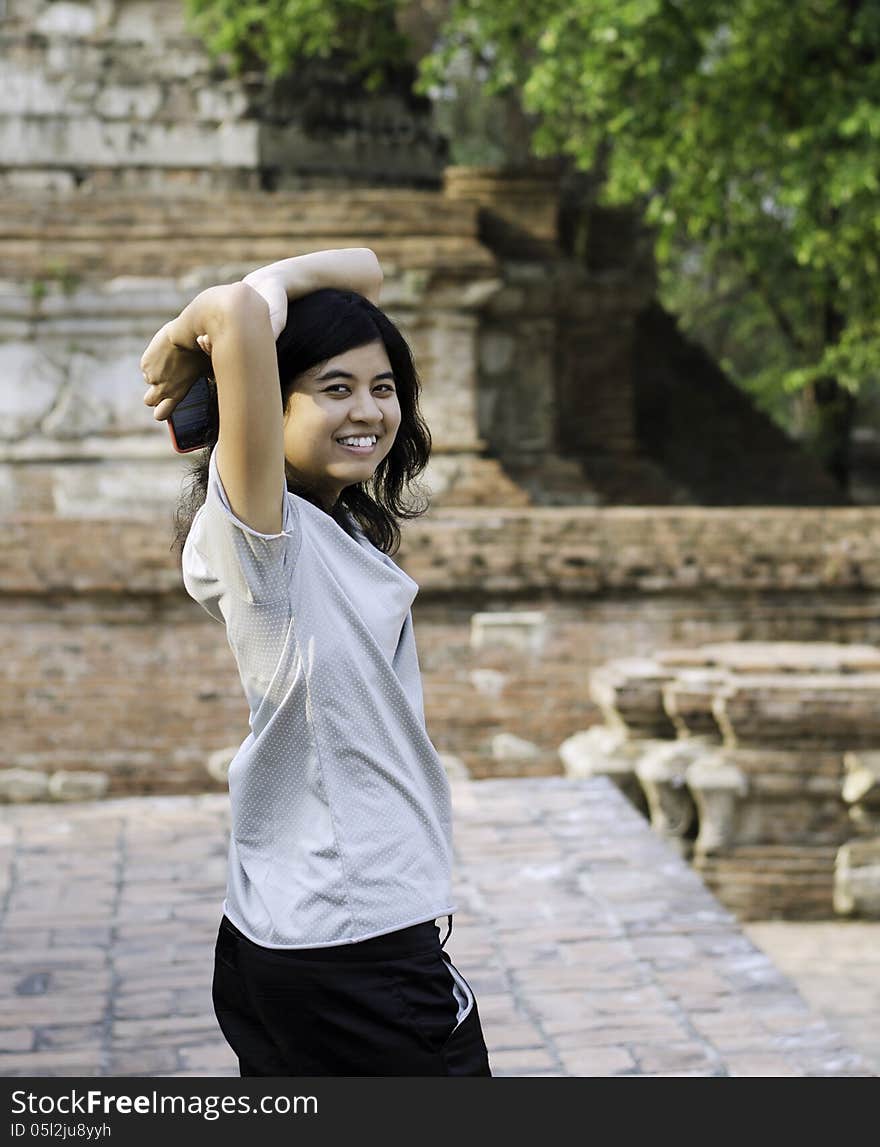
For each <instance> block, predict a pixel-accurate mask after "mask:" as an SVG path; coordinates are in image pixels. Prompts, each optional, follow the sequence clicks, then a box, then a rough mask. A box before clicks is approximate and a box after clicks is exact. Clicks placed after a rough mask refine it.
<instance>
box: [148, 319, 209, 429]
mask: <svg viewBox="0 0 880 1147" xmlns="http://www.w3.org/2000/svg"><path fill="white" fill-rule="evenodd" d="M170 325H171V324H170V323H166V324H165V326H164V327H160V328H159V330H158V331H156V333H155V334H154V335H153V337H152V339H151V340H150V344H149V346H148V347H147V349H146V350H145V351H144V353H143V355H142V356H141V371H142V373H143V376H144V381H145V382H146V384H147V387H148V389H147V392H146V394H145V395H144V404H145V405H146V406H155V408H156V409H155V410H154V411H153V417H154V418H155V419H157V420H158V421H160V422H161V421H164V420H165V419H167V418H170V417H171V414H172V413H173V411H174V408H175V407H176V406H177V405H178V403H180V402H182V401H183V399H184V398H186V396H187V394H189V391H190V389H191V387H192V385H193V383H194V382H195V381H196V379H198V378H201V376H202V375H204V374H207V373H208V371H209V370H210V365H211V363H210V357H209V356H210V350H208V351H207V352H206V350H205V343H206V342H207V345H208V347H210V340H209V339H208V338H207V335H201V336H199V338H198V339H197V341H198V343H199V346H200V347H201V348H202V349H201V350H195V349H193V350H187V349H186V348H185V347H180V346H177V345H176V344H175V343H173V342H172V341H171V338H170V335H169V331H168V328H169V326H170Z"/></svg>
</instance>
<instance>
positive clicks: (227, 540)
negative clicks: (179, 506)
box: [183, 450, 301, 617]
mask: <svg viewBox="0 0 880 1147" xmlns="http://www.w3.org/2000/svg"><path fill="white" fill-rule="evenodd" d="M278 494H279V497H280V498H282V523H281V526H282V528H281V532H280V533H278V534H261V533H260V532H259V531H258V530H254V529H252V528H251V527H250V526H248V525H247V524H246V523H245V522H242V521H240V519H239V518H237V517H236V516H235V514H234V513H233V512H232V507H231V506H230V504H229V499H228V497H227V495H226V491H225V489H224V488H223V483H222V481H221V479H220V474H219V472H218V470H217V462H216V450H214V451H212V453H211V458H210V462H209V465H208V491H207V496H206V498H205V502H204V505H203V506H201V507H200V509H199V511H198V512H197V514H196V516H195V518H194V520H193V523H192V527H191V529H190V533H189V536H188V537H187V540H186V545H185V546H184V552H183V576H184V584H185V586H186V589H187V592H188V593H189V594H190V596H191V597H194V598H195V599H196V601H199V602H200V603H201V604H202V605H203V606H204V607H205V609H207V610H208V612H209V613H211V614H212V615H213V616H215V617H218V616H222V615H218V606H219V602H220V600H221V598H222V595H223V594H224V593H228V594H230V595H231V596H232V597H233V598H235V599H237V600H240V601H246V602H249V603H251V604H254V605H259V604H262V603H265V602H272V601H277V600H279V599H280V598H286V597H287V596H288V594H289V586H290V576H291V572H292V569H293V565H294V562H295V561H296V558H297V555H298V553H299V547H300V540H301V524H300V520H299V511H298V509H297V506H296V501H295V499H294V498H293V497H292V496H291V495H290V494H289V493H288V490H287V486H286V484H285V485H283V486H282V488H281V489H280V490H279V491H278ZM212 599H213V603H212ZM212 604H213V606H214V608H211V605H212Z"/></svg>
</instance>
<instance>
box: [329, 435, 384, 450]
mask: <svg viewBox="0 0 880 1147" xmlns="http://www.w3.org/2000/svg"><path fill="white" fill-rule="evenodd" d="M336 441H337V442H338V443H339V445H340V446H342V447H344V448H345V449H346V450H351V451H352V452H353V453H355V454H369V453H370V451H371V450H372V449H373V447H374V446H375V445H376V439H375V438H373V437H372V436H370V437H364V438H337V439H336Z"/></svg>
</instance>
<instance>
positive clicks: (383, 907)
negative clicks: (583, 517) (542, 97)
mask: <svg viewBox="0 0 880 1147" xmlns="http://www.w3.org/2000/svg"><path fill="white" fill-rule="evenodd" d="M275 286H277V283H276V284H275V285H271V284H269V283H268V282H265V283H263V284H262V289H261V290H260V291H257V290H256V289H255V287H253V286H252V285H251V284H249V283H240V284H233V285H231V286H230V287H228V288H225V289H219V288H218V289H214V291H215V293H214V294H213V295H212V296H210V300H209V301H210V307H209V306H208V304H207V303H206V302H205V301H203V304H202V309H201V310H200V309H199V307H197V306H196V307H193V310H192V311H191V312H190V314H189V315H188V316H187V319H186V321H185V322H183V323H177V322H175V323H173V324H171V329H172V335H173V337H174V339H175V340H180V341H181V342H182V343H183V348H182V349H181V351H180V354H181V355H185V354H192V353H194V350H195V347H196V346H198V345H199V344H198V336H199V335H201V334H207V335H208V336H209V338H208V339H207V340H202V342H203V343H205V344H206V345H207V346H209V347H210V350H211V355H212V364H213V368H214V375H215V386H214V388H213V394H214V398H215V400H216V401H215V403H214V407H213V411H212V417H213V419H214V420H215V423H216V428H217V430H216V437H215V438H214V442H213V444H209V446H208V447H207V450H206V458H204V459H202V460H201V461H200V462H199V463H198V465H197V469H196V471H195V476H196V486H197V489H196V495H195V497H196V504H195V505H193V504H192V502H190V503H188V504H187V507H186V510H185V512H186V513H187V515H188V516H187V520H186V521H185V523H184V526H185V528H184V531H183V535H182V541H183V546H182V554H181V569H182V574H183V583H184V586H185V588H186V590H187V592H188V593H189V595H190V596H191V597H192V598H193V599H194V600H195V601H197V602H198V603H199V604H200V605H201V606H202V607H203V608H204V609H205V611H206V612H207V613H208V614H209V615H210V616H211V617H212V618H214V619H215V620H217V621H220V622H222V623H223V624H224V626H225V628H226V635H227V641H228V644H229V647H230V649H231V650H232V652H233V654H234V656H235V660H236V664H237V667H238V671H239V676H240V678H241V682H242V686H243V688H244V692H245V696H246V698H247V701H248V705H249V708H250V720H249V726H250V732H249V734H248V736H247V737H246V738H245V740H244V741H243V742H242V744H241V745H240V747H239V749H238V751H237V752H236V754H235V756H234V758H233V760H232V761H231V763H230V766H229V774H228V779H229V794H230V804H231V814H232V815H231V822H232V824H231V832H230V838H229V859H228V866H227V888H226V897H225V899H224V902H223V908H222V915H221V921H220V928H219V931H218V936H217V945H216V948H215V965H214V980H213V985H212V998H213V1001H214V1010H215V1013H216V1016H217V1020H218V1023H219V1024H220V1027H221V1030H222V1031H223V1033H224V1035H225V1036H226V1039H227V1040H228V1042H229V1044H230V1046H231V1047H232V1048H233V1050H234V1051H235V1052H236V1054H237V1055H238V1058H239V1064H240V1070H241V1074H242V1075H262V1076H269V1075H282V1076H287V1075H290V1076H293V1075H310V1076H311V1075H491V1071H490V1068H489V1062H488V1054H487V1050H486V1044H485V1040H484V1038H483V1033H482V1028H481V1025H480V1018H479V1011H478V1007H477V1001H476V998H475V995H474V992H473V990H472V989H471V988H470V985H469V984H468V983H467V981H466V980H465V978H464V976H463V975H462V974H461V973H460V972H459V971H458V969H457V968H456V967H455V966H454V965H453V963H452V961H451V960H450V958H449V956H448V954H447V953H446V952H445V951H444V950H443V944H445V940H444V941H443V944H441V942H440V936H439V929H438V927H437V924H436V920H437V918H438V917H441V916H447V917H448V918H449V931H447V937H448V935H449V933H450V932H451V928H452V914H453V913H454V912H455V910H456V906H455V904H454V903H453V897H452V802H451V793H450V788H449V781H448V779H447V777H446V772H445V769H444V766H443V762H442V760H441V759H440V756H439V754H438V753H437V750H436V748H435V747H434V744H433V742H432V741H431V739H430V737H429V735H428V732H427V727H426V724H425V713H424V706H423V693H422V682H421V675H420V671H419V660H418V654H417V650H416V644H415V633H414V628H413V621H412V603H413V601H414V599H415V596H416V594H417V593H418V585H417V583H416V582H415V581H413V579H412V578H411V577H409V576H408V575H407V574H406V573H405V572H404V571H403V570H402V569H400V567H399V566H398V565H397V564H396V563H395V562H394V561H393V560H392V558H391V556H389V551H391V550H392V549H396V546H397V544H398V543H399V537H400V531H399V526H398V520H399V519H401V518H413V517H416V516H418V515H419V514H422V513H424V512H425V509H426V505H422V506H416V507H413V506H411V505H410V504H409V502H408V492H409V488H410V484H411V483H412V482H413V481H414V479H416V478H417V476H418V475H419V474H420V473H421V471H422V470H423V469H424V468H425V466H426V464H427V461H428V457H429V454H430V446H431V437H430V434H429V431H428V428H427V427H426V426H425V424H424V422H423V421H422V419H421V416H420V414H419V409H418V397H419V391H420V382H419V377H418V373H417V371H416V367H415V363H414V361H413V357H412V353H411V351H410V348H409V346H408V344H407V342H406V340H405V339H404V338H403V336H402V335H401V334H400V332H399V331H398V329H397V327H396V326H395V325H394V324H393V323H392V322H391V321H390V320H389V319H388V317H387V316H386V315H385V314H384V313H383V312H382V311H381V310H380V309H379V308H378V307H377V306H376V305H375V304H374V303H372V302H370V301H369V300H368V299H366V298H365V297H364V296H363V295H361V294H360V293H358V292H357V291H354V290H351V289H349V288H345V287H336V286H332V285H324V286H321V287H319V288H317V289H315V290H310V291H308V292H307V293H304V294H302V295H301V296H298V297H296V298H291V299H289V301H288V305H287V308H286V314H285V316H284V319H285V321H284V325H283V328H282V329H281V330H280V334H279V337H278V340H277V343H274V344H273V333H274V326H275V322H276V319H275V318H274V317H273V306H275V305H276V304H275V302H274V300H275V299H276V295H277V291H276V290H275ZM193 316H195V317H196V318H197V319H198V320H200V321H203V322H204V323H205V324H206V329H203V330H199V329H197V328H195V329H193V328H192V327H191V325H190V320H191V319H192V318H193ZM151 345H152V344H151ZM169 345H173V344H169V340H168V338H167V335H166V336H162V337H160V338H159V339H158V344H157V349H156V350H155V353H154V354H152V355H151V354H148V355H147V356H145V357H146V358H147V359H148V362H147V364H146V365H147V369H148V373H150V372H151V371H152V372H155V373H152V374H151V377H153V378H156V379H159V376H160V375H163V376H164V377H167V378H171V377H172V376H175V377H176V380H177V382H179V380H180V379H181V378H183V377H184V376H185V374H186V371H187V370H188V369H189V367H188V366H186V363H185V360H184V359H182V358H179V359H176V358H175V353H174V351H173V350H169V349H168V347H169ZM191 348H192V349H191ZM199 353H201V352H199ZM159 381H160V382H161V379H159ZM175 385H176V383H175ZM163 401H165V400H163Z"/></svg>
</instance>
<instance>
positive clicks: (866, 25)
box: [420, 0, 880, 391]
mask: <svg viewBox="0 0 880 1147" xmlns="http://www.w3.org/2000/svg"><path fill="white" fill-rule="evenodd" d="M445 35H446V45H445V46H444V47H443V48H442V49H441V50H439V51H437V52H435V53H434V54H433V55H432V56H430V57H428V58H427V59H426V60H424V61H423V64H422V69H421V72H422V75H421V79H420V84H422V85H424V84H426V83H427V84H430V83H436V82H437V80H438V78H439V77H441V76H442V75H443V72H444V69H445V68H446V67H447V66H448V63H449V61H450V59H452V58H453V55H454V53H455V52H456V51H458V50H461V49H462V48H465V49H467V50H469V51H472V52H474V53H475V54H477V55H479V56H480V58H481V59H485V58H486V53H485V47H486V45H491V49H492V50H491V57H490V59H491V68H492V77H491V83H492V84H493V85H494V86H495V87H496V89H497V90H503V89H504V88H506V87H508V86H517V87H519V88H520V89H521V92H522V100H523V104H524V106H525V108H526V110H527V111H528V112H531V113H535V114H536V115H537V116H539V118H540V125H539V127H538V128H537V130H536V132H535V135H534V137H533V144H534V148H535V153H536V154H537V155H552V154H560V153H562V154H568V155H571V156H572V157H574V159H575V161H576V163H577V165H578V166H579V167H581V168H583V169H589V168H591V167H592V166H593V165H594V163H595V162H596V161H597V159H598V158H599V157H600V156H602V155H603V154H606V153H607V157H608V158H607V168H606V170H607V180H606V182H605V184H604V189H603V194H602V201H603V202H605V203H607V204H609V205H611V204H618V205H619V204H640V205H642V206H643V209H644V217H645V219H646V220H647V221H648V222H649V223H650V224H652V225H654V226H655V227H656V234H657V246H656V251H657V256H658V262H659V263H660V265H661V267H667V268H668V267H669V266H670V265H675V264H678V263H679V261H680V260H681V258H682V257H683V254H684V253H685V252H686V251H691V252H693V251H694V250H698V251H699V252H700V253H701V263H702V266H703V267H704V268H708V269H709V270H710V272H711V273H721V272H722V271H723V273H724V274H725V275H726V277H727V278H728V279H729V278H730V277H731V276H732V275H733V276H736V274H737V273H738V275H739V277H740V278H741V280H742V281H743V283H745V284H746V285H747V286H749V287H750V288H751V291H752V292H753V294H754V297H755V298H756V299H757V300H759V301H760V303H761V305H762V307H763V308H764V311H765V313H766V316H767V317H768V318H769V319H770V320H771V321H772V322H773V324H774V325H775V327H776V329H777V331H778V333H779V335H780V336H781V338H782V339H783V340H784V342H785V343H786V344H787V346H788V348H789V351H790V363H789V366H788V369H786V370H785V371H784V374H783V376H782V379H781V381H782V385H783V386H784V387H785V388H786V389H787V390H797V389H800V388H801V387H804V386H805V385H807V384H808V383H815V382H817V381H819V380H821V379H823V378H826V377H829V376H830V377H833V378H834V379H836V380H837V382H838V383H839V384H840V385H841V386H843V387H845V388H847V389H849V390H851V391H855V390H857V389H858V388H859V387H860V385H862V384H864V383H866V382H869V381H870V380H872V379H876V378H877V376H878V373H880V303H878V290H877V285H878V258H880V243H878V239H880V199H878V189H880V55H878V48H880V5H878V4H876V3H872V2H870V0H868V2H864V3H860V2H858V0H851V2H848V3H846V2H842V0H576V2H574V3H570V2H563V0H531V2H528V0H526V2H523V0H491V2H486V3H483V2H481V0H455V3H454V5H453V8H452V11H451V14H450V18H449V20H448V22H447V26H446V30H445ZM523 45H528V50H526V51H524V50H523Z"/></svg>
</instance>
